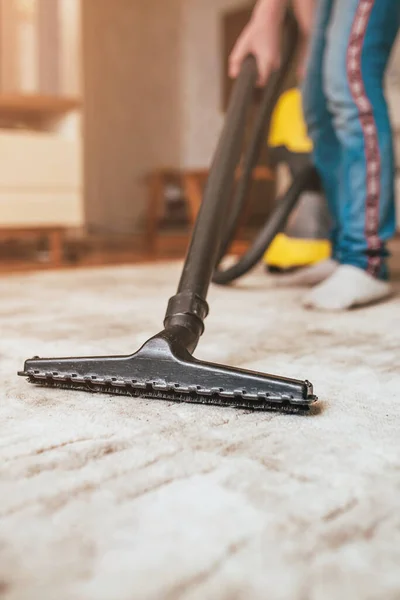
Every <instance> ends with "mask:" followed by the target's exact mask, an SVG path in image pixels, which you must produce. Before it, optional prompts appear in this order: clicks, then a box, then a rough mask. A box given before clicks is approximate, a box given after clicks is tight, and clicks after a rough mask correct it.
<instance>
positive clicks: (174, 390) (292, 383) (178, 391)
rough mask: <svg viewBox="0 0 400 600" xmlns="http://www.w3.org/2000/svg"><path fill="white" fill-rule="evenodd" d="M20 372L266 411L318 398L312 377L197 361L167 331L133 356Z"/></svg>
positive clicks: (299, 406)
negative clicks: (295, 377) (298, 377)
mask: <svg viewBox="0 0 400 600" xmlns="http://www.w3.org/2000/svg"><path fill="white" fill-rule="evenodd" d="M105 373H107V375H104V374H105ZM19 375H21V376H24V377H27V378H28V380H29V381H30V382H31V383H34V384H37V385H39V386H44V387H57V388H63V389H73V390H82V391H87V392H91V393H93V392H100V393H104V394H121V395H126V396H138V397H141V398H154V399H160V400H167V401H174V402H191V403H200V404H214V405H221V406H231V407H236V408H242V409H254V410H262V411H266V410H277V411H279V412H291V413H304V412H307V411H308V410H309V408H310V406H311V405H312V404H313V403H314V402H315V401H316V400H317V398H316V397H315V396H314V395H313V388H312V385H311V384H310V383H309V382H308V381H297V380H293V379H286V378H281V377H276V376H271V375H265V374H262V373H257V372H253V371H246V370H242V369H235V368H232V367H225V366H222V365H217V364H212V363H208V362H202V361H200V360H197V359H195V358H194V357H193V356H192V355H191V354H190V353H189V352H188V350H187V349H186V348H185V346H184V345H183V344H182V343H181V341H180V340H179V336H178V335H177V334H176V332H174V331H173V330H171V331H169V330H167V329H166V330H164V331H162V332H161V333H159V334H158V335H156V336H154V337H153V338H151V339H150V340H148V341H147V342H146V343H145V344H144V345H143V346H142V348H141V349H140V350H139V351H138V352H136V353H135V354H132V355H130V356H110V357H101V358H63V359H46V358H43V359H40V358H33V359H31V360H27V361H26V362H25V367H24V370H23V371H22V372H20V373H19Z"/></svg>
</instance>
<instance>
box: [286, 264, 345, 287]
mask: <svg viewBox="0 0 400 600" xmlns="http://www.w3.org/2000/svg"><path fill="white" fill-rule="evenodd" d="M337 267H338V263H337V262H336V261H335V260H333V259H332V258H328V259H327V260H321V261H320V262H318V263H316V264H315V265H311V266H310V267H302V268H301V269H298V270H297V271H295V272H294V273H288V274H286V275H274V281H275V282H276V285H277V286H281V287H290V286H293V287H297V286H298V287H310V286H312V285H317V284H318V283H321V281H325V279H327V278H328V277H330V276H331V275H332V273H334V271H336V269H337Z"/></svg>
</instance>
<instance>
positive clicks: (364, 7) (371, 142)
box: [347, 0, 382, 276]
mask: <svg viewBox="0 0 400 600" xmlns="http://www.w3.org/2000/svg"><path fill="white" fill-rule="evenodd" d="M378 1H379V0H378ZM374 3H375V0H359V3H358V7H357V11H356V14H355V17H354V21H353V26H352V29H351V34H350V42H349V46H348V49H347V78H348V81H349V86H350V92H351V94H352V97H353V100H354V102H355V104H356V105H357V108H358V111H359V115H360V122H361V127H362V130H363V134H364V140H365V158H366V168H367V181H366V189H367V198H366V215H365V234H366V238H367V243H368V248H369V249H370V250H379V248H380V247H381V245H382V243H381V241H380V239H379V235H378V231H379V203H380V196H381V157H380V151H379V139H378V130H377V125H376V122H375V119H374V114H373V108H372V105H371V102H370V101H369V98H368V96H367V93H366V91H365V87H364V82H363V78H362V69H361V57H362V50H363V45H364V39H365V34H366V31H367V27H368V23H369V18H370V16H371V12H372V9H373V7H374ZM380 265H381V258H380V257H379V256H369V257H368V272H369V273H370V274H371V275H375V276H376V275H377V274H378V271H379V267H380Z"/></svg>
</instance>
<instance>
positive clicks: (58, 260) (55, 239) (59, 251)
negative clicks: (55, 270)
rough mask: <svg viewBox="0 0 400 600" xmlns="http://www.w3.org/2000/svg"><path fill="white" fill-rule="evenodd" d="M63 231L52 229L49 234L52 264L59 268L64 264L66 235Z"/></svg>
mask: <svg viewBox="0 0 400 600" xmlns="http://www.w3.org/2000/svg"><path fill="white" fill-rule="evenodd" d="M63 233H64V232H63V230H62V229H51V230H50V231H49V232H48V234H47V235H48V240H49V250H50V263H51V265H52V266H53V267H59V266H60V265H61V264H62V262H63V246H64V235H63Z"/></svg>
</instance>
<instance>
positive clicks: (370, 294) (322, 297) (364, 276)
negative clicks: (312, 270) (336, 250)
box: [303, 265, 391, 310]
mask: <svg viewBox="0 0 400 600" xmlns="http://www.w3.org/2000/svg"><path fill="white" fill-rule="evenodd" d="M390 293H391V287H390V284H389V283H388V282H386V281H380V280H379V279H375V277H372V275H370V274H369V273H367V272H366V271H364V270H363V269H359V268H357V267H353V266H351V265H339V266H338V268H337V269H336V271H335V272H334V273H333V275H331V276H330V277H329V278H328V279H327V280H326V281H324V282H323V283H321V284H320V285H317V286H316V287H315V288H314V289H312V290H311V291H310V292H308V294H307V295H306V296H305V298H304V300H303V305H304V306H305V307H306V308H315V309H317V310H347V309H349V308H353V307H356V306H363V305H365V304H371V303H373V302H378V301H379V300H383V299H384V298H387V297H388V296H389V295H390Z"/></svg>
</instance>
